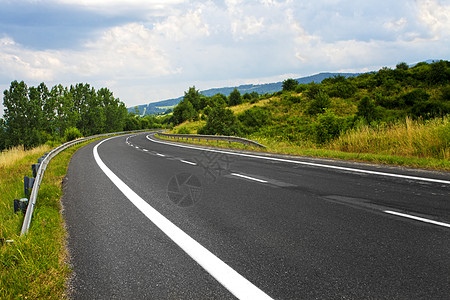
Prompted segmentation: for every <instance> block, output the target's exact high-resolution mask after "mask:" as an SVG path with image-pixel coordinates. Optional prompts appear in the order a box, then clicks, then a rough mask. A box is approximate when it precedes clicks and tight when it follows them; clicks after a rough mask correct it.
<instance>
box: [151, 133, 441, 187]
mask: <svg viewBox="0 0 450 300" xmlns="http://www.w3.org/2000/svg"><path fill="white" fill-rule="evenodd" d="M146 138H147V139H148V140H149V141H152V142H154V143H159V144H165V145H170V146H174V147H181V148H189V149H194V150H200V151H209V152H217V153H223V154H229V155H237V156H244V157H250V158H258V159H265V160H273V161H280V162H287V163H294V164H299V165H307V166H313V167H321V168H328V169H335V170H342V171H350V172H355V173H364V174H371V175H380V176H387V177H397V178H402V179H410V180H417V181H426V182H433V183H443V184H450V180H442V179H434V178H427V177H417V176H409V175H401V174H394V173H385V172H378V171H370V170H364V169H354V168H347V167H339V166H333V165H325V164H317V163H311V162H304V161H298V160H290V159H284V158H277V157H267V156H259V155H253V154H245V153H237V152H229V151H223V150H214V149H208V148H199V147H192V146H186V145H179V144H173V143H167V142H162V141H157V140H153V139H151V138H150V137H149V135H147V136H146Z"/></svg>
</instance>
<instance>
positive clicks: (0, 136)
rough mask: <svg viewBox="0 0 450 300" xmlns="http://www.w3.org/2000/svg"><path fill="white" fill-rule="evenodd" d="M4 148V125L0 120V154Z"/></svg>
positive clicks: (3, 121)
mask: <svg viewBox="0 0 450 300" xmlns="http://www.w3.org/2000/svg"><path fill="white" fill-rule="evenodd" d="M5 148H6V123H5V120H3V119H0V152H1V151H2V150H4V149H5Z"/></svg>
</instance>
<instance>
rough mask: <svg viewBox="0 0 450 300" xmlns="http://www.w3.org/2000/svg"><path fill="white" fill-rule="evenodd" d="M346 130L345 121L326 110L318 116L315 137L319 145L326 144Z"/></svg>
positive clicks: (315, 124)
mask: <svg viewBox="0 0 450 300" xmlns="http://www.w3.org/2000/svg"><path fill="white" fill-rule="evenodd" d="M343 129H344V119H343V118H340V117H338V116H336V115H335V114H334V113H333V112H332V111H331V110H329V109H326V110H325V112H324V113H322V114H319V115H318V116H317V122H316V123H314V137H315V141H316V143H318V144H324V143H326V142H329V141H331V140H333V139H335V138H337V137H339V134H340V133H341V131H342V130H343Z"/></svg>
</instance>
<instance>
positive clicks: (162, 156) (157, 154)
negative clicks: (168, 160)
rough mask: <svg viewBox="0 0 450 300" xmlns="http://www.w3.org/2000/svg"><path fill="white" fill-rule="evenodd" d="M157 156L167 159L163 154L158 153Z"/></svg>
mask: <svg viewBox="0 0 450 300" xmlns="http://www.w3.org/2000/svg"><path fill="white" fill-rule="evenodd" d="M156 155H158V156H161V157H165V155H164V154H161V153H156Z"/></svg>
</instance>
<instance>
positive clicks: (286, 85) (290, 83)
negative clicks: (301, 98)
mask: <svg viewBox="0 0 450 300" xmlns="http://www.w3.org/2000/svg"><path fill="white" fill-rule="evenodd" d="M297 85H298V81H297V80H294V79H292V78H289V79H286V80H284V81H283V84H282V89H283V91H295V88H296V87H297Z"/></svg>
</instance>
